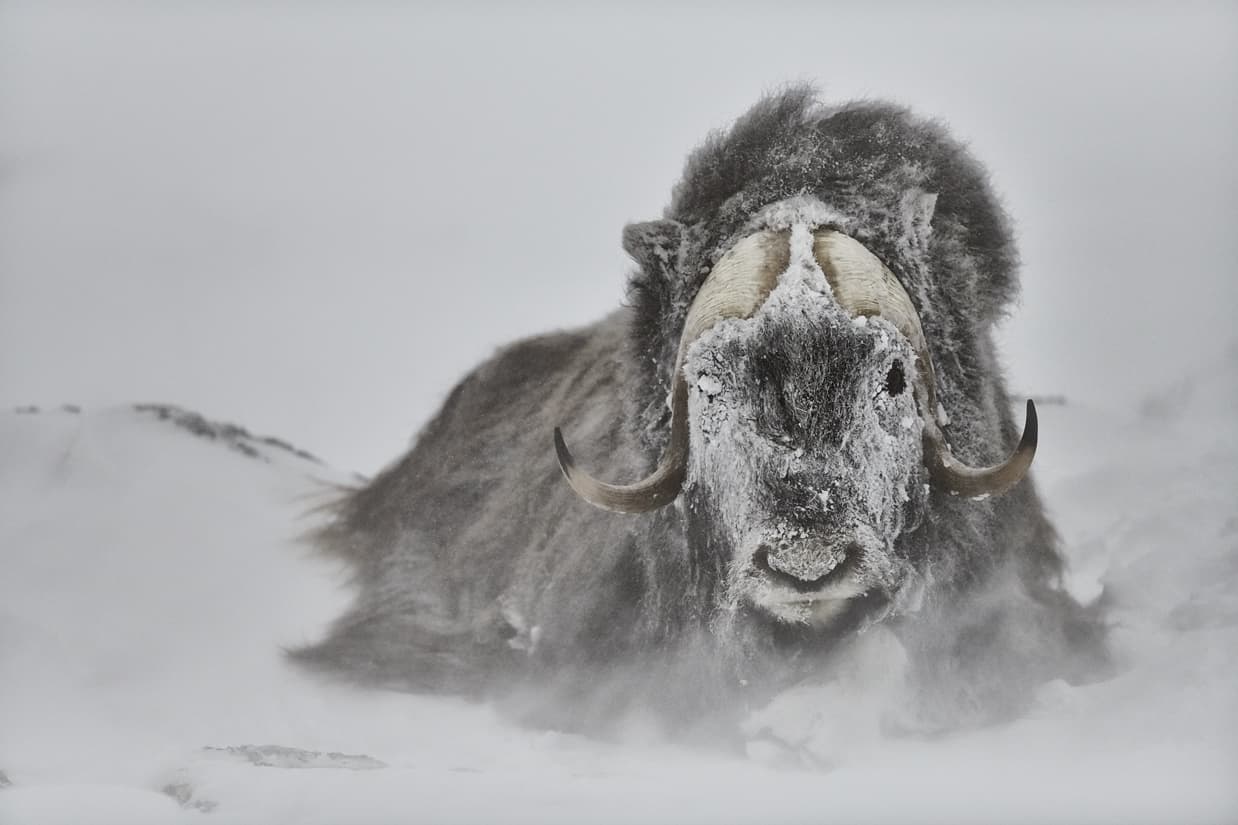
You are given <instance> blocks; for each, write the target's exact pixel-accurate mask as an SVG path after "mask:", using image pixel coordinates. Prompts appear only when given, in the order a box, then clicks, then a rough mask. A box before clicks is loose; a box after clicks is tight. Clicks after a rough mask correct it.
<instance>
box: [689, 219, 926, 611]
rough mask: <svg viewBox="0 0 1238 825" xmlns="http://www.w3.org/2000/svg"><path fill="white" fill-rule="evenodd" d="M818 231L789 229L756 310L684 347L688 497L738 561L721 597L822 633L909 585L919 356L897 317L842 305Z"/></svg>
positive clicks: (916, 506) (692, 510)
mask: <svg viewBox="0 0 1238 825" xmlns="http://www.w3.org/2000/svg"><path fill="white" fill-rule="evenodd" d="M813 228H815V227H812V226H810V225H807V224H804V223H799V224H797V225H795V226H794V227H793V228H792V232H791V254H790V262H789V265H788V267H787V270H786V271H785V272H784V273H783V274H782V275H781V277H780V278H779V281H778V285H777V287H776V288H775V289H774V291H773V292H772V293H771V294H770V296H769V298H768V299H767V300H766V301H765V303H764V304H763V305H762V307H761V308H760V309H759V310H758V311H757V312H756V313H755V314H754V315H752V317H750V318H746V319H732V320H727V321H723V322H720V323H719V324H717V325H716V326H715V327H714V328H713V329H712V330H710V331H709V332H707V333H706V334H704V335H702V336H701V338H700V339H698V340H697V341H696V343H695V344H694V345H693V346H692V348H691V349H690V351H689V353H688V357H687V361H686V363H685V371H686V375H687V379H688V384H689V388H690V393H689V409H690V415H689V420H690V421H691V436H690V438H691V449H690V450H689V455H690V456H691V458H690V463H689V467H688V481H687V485H686V489H685V493H686V497H685V506H686V508H687V509H688V511H689V519H690V520H693V521H698V523H706V524H709V525H710V528H709V531H710V537H709V542H710V545H711V548H710V549H711V551H712V552H716V553H719V554H722V555H724V556H725V557H727V558H729V559H730V561H729V565H728V567H727V582H726V586H725V596H724V600H725V606H726V607H728V608H731V609H739V608H744V607H746V608H753V609H756V610H757V611H759V612H761V613H763V614H765V615H767V616H769V617H771V618H773V619H775V620H777V621H781V622H787V623H795V624H806V625H812V626H819V627H824V626H828V625H830V624H831V623H832V622H834V621H835V620H836V619H837V618H838V617H839V616H840V615H842V614H843V613H844V612H845V610H846V608H847V607H848V605H849V604H851V603H853V601H854V600H855V599H857V598H859V597H863V596H867V595H881V596H885V597H887V598H886V599H884V600H883V601H888V600H889V598H890V597H893V596H894V594H895V593H896V592H897V591H898V590H899V588H900V587H901V586H902V585H903V584H904V583H905V582H906V581H907V580H908V577H909V574H910V564H909V563H908V561H907V560H906V559H905V558H901V557H900V556H899V553H898V550H897V547H896V539H897V538H898V537H899V535H900V534H901V533H902V532H903V530H904V529H905V527H906V526H908V517H909V514H911V513H915V512H917V511H920V510H922V509H923V506H924V501H925V495H926V493H925V481H926V474H925V471H924V469H923V465H922V455H921V453H922V447H921V432H922V428H923V422H922V421H921V419H920V416H919V413H918V411H917V409H916V403H915V400H914V398H913V394H912V389H911V388H912V382H913V374H912V371H913V370H914V369H915V363H916V362H915V353H914V350H913V348H912V346H911V344H910V343H909V342H908V341H907V340H906V338H904V337H903V335H902V334H901V333H900V332H899V331H898V330H897V329H896V328H895V327H894V326H893V325H892V324H890V323H889V322H887V321H885V320H884V319H881V318H878V317H873V318H865V317H862V316H861V317H858V318H853V317H852V316H851V315H850V314H849V313H848V312H847V311H846V310H845V309H843V308H842V307H840V306H839V304H838V303H837V302H836V301H835V300H834V297H833V295H832V293H831V290H830V286H829V284H828V283H827V281H826V278H825V275H824V274H823V273H822V271H821V268H820V267H819V266H818V264H817V262H816V260H815V259H814V257H813V238H812V229H813ZM696 515H700V516H704V518H703V519H700V520H698V519H696V518H694V516H696Z"/></svg>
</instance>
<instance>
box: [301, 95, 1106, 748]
mask: <svg viewBox="0 0 1238 825" xmlns="http://www.w3.org/2000/svg"><path fill="white" fill-rule="evenodd" d="M797 196H807V197H811V198H815V199H817V200H819V201H820V202H821V203H822V204H824V205H825V206H826V207H828V208H829V209H830V210H831V211H832V212H833V213H836V214H837V215H838V216H839V228H842V229H844V230H845V231H846V232H847V233H848V234H850V235H852V236H853V237H855V238H857V239H858V240H860V241H861V242H862V243H864V244H865V245H866V246H867V247H868V248H869V249H871V250H872V251H873V252H874V253H875V254H877V255H878V257H880V258H881V259H882V260H883V261H884V262H885V263H886V264H887V266H889V267H890V269H891V270H892V271H893V272H894V273H895V274H896V275H897V276H898V278H899V279H900V280H901V282H902V283H903V284H904V286H905V287H906V289H907V291H908V293H909V294H910V296H911V298H912V300H913V302H914V303H915V304H916V308H917V309H918V311H919V313H920V317H921V319H922V322H923V325H924V329H925V333H926V336H927V339H928V341H929V343H930V347H931V349H932V354H933V357H934V360H935V363H936V366H937V377H938V394H939V397H940V400H941V402H942V405H943V406H944V407H945V408H946V409H947V410H948V411H949V414H950V416H951V421H952V423H951V425H950V426H949V427H948V428H947V435H948V437H949V438H950V441H951V444H952V445H953V448H954V451H955V453H956V455H958V456H959V457H960V458H962V459H964V460H966V461H969V462H971V463H974V464H989V463H993V462H995V461H997V460H1000V459H1001V458H1003V457H1004V456H1005V455H1006V454H1007V453H1008V451H1009V450H1010V449H1011V448H1012V447H1013V446H1014V444H1015V442H1016V441H1017V439H1018V432H1017V425H1016V423H1015V421H1014V420H1013V418H1012V416H1011V413H1010V403H1009V399H1008V398H1007V395H1006V391H1005V387H1004V383H1003V380H1002V376H1001V372H1000V368H999V365H998V361H997V357H996V353H995V351H994V346H993V343H992V337H991V328H992V325H993V323H994V321H995V320H997V319H998V318H999V317H1000V316H1001V314H1002V313H1003V312H1004V311H1005V308H1006V307H1007V306H1008V305H1009V303H1010V301H1011V299H1012V298H1013V297H1014V295H1015V293H1016V291H1017V287H1018V284H1017V279H1016V272H1015V269H1016V254H1015V250H1014V247H1013V244H1012V240H1011V230H1010V227H1009V223H1008V221H1007V219H1006V216H1005V214H1004V213H1003V211H1002V209H1001V208H1000V206H999V205H998V203H997V202H996V200H995V198H994V196H993V194H992V193H991V191H990V190H989V188H988V185H987V183H986V179H985V175H984V173H983V171H982V170H981V169H980V167H979V166H978V165H977V164H976V162H975V161H973V160H972V159H971V158H970V157H969V156H968V154H967V153H966V152H965V151H964V149H963V148H962V147H961V146H960V145H959V144H958V143H957V142H956V141H954V140H953V139H951V138H950V137H949V136H948V135H947V134H946V132H945V130H944V128H943V127H941V126H940V125H938V124H936V123H933V122H929V121H925V120H922V119H920V118H917V117H915V116H913V115H911V114H910V113H908V112H907V111H906V110H904V109H902V108H899V107H895V106H891V105H888V104H884V103H868V102H865V103H852V104H847V105H844V106H839V107H826V106H822V105H820V104H818V103H817V102H816V101H815V99H814V96H813V93H812V91H811V90H810V89H807V88H798V87H797V88H792V89H790V90H788V91H785V92H783V93H781V94H777V95H774V96H771V97H769V98H767V99H765V100H763V101H761V102H760V103H758V104H757V105H756V106H755V107H754V108H753V109H752V110H751V111H749V112H748V113H747V114H746V115H744V117H742V118H741V119H740V120H739V121H738V122H737V123H736V124H735V125H734V126H733V127H732V128H731V129H730V130H728V131H726V132H721V133H717V134H715V135H713V136H712V137H710V138H709V139H708V140H707V141H706V142H705V144H704V145H703V146H701V147H700V148H699V149H697V150H696V151H695V152H694V153H693V154H692V155H691V157H690V158H689V160H688V163H687V166H686V170H685V173H684V177H683V180H682V181H681V182H680V183H679V184H678V186H676V188H675V191H674V195H673V198H672V201H671V204H670V206H669V207H668V208H667V210H666V213H665V215H664V217H663V219H662V220H658V221H653V222H650V223H644V224H635V225H632V226H629V227H628V228H627V229H626V230H625V232H624V246H625V248H626V249H627V251H628V252H629V253H630V254H631V255H632V257H633V258H634V259H635V261H636V262H637V264H638V267H639V268H638V269H637V271H636V272H635V273H634V274H633V275H632V277H631V284H630V294H631V306H630V307H627V308H624V309H622V310H620V311H618V312H616V313H614V314H612V315H610V316H609V317H607V318H605V319H603V320H602V321H599V322H598V323H596V324H594V325H592V326H589V327H586V328H583V329H581V330H578V331H573V332H563V333H555V334H550V335H545V336H541V337H538V338H533V339H529V340H526V341H522V342H519V343H516V344H513V345H511V346H510V347H507V348H506V349H504V350H502V351H500V352H499V353H498V354H497V355H496V356H495V357H494V358H492V359H491V360H490V361H488V362H486V363H485V364H483V365H481V366H480V367H478V368H477V369H476V370H475V371H473V372H472V373H471V374H470V375H468V376H467V377H466V378H465V379H464V380H463V381H462V382H461V383H460V385H459V386H457V387H456V388H455V390H453V392H452V393H451V395H450V397H449V398H448V399H447V401H446V403H445V404H444V405H443V408H442V410H441V411H440V412H439V413H438V415H437V416H435V418H434V419H433V420H432V421H431V422H430V423H429V424H428V425H427V426H426V427H425V429H424V430H423V431H422V432H421V434H420V436H419V438H418V439H417V442H416V445H415V446H414V447H413V449H412V450H411V451H410V452H409V453H408V454H407V455H405V456H404V457H403V458H401V459H400V460H399V461H397V462H396V463H394V464H393V465H391V466H390V467H388V468H387V469H386V470H384V471H383V472H382V473H381V474H379V475H378V476H377V477H376V478H375V479H374V480H373V481H371V482H370V483H369V484H367V485H366V486H364V487H362V488H361V489H358V490H355V491H352V492H350V493H348V494H347V495H346V496H345V497H344V498H343V499H342V500H341V501H340V502H339V504H338V508H337V510H336V511H335V514H334V518H333V520H332V521H331V522H330V523H329V524H328V525H327V526H326V527H325V528H324V529H323V530H322V531H321V532H320V533H319V534H318V535H317V537H316V541H317V544H318V545H319V546H320V547H321V548H323V549H325V550H327V551H329V552H331V553H333V554H336V555H339V556H341V557H343V558H345V559H347V560H348V561H349V562H350V564H351V566H352V569H353V570H354V571H355V577H356V582H357V584H358V586H359V588H360V593H359V596H358V598H357V600H356V603H355V604H354V606H353V607H352V609H351V610H350V611H349V612H348V613H347V614H346V615H345V616H344V617H342V618H341V619H339V620H338V621H337V622H336V624H335V625H334V627H333V628H332V630H331V632H330V634H329V636H328V637H327V639H326V640H325V641H323V642H322V643H320V644H317V645H314V646H311V647H308V648H305V649H302V650H299V651H296V652H295V653H294V654H293V655H294V656H295V658H296V659H298V660H299V661H301V662H304V663H307V664H310V665H313V666H316V667H318V668H320V669H322V670H325V671H328V672H331V673H335V674H338V675H342V676H344V677H346V678H349V679H353V680H358V681H362V682H365V683H369V684H376V685H383V686H390V687H396V688H401V689H411V690H429V691H450V692H455V693H465V694H472V695H496V694H499V693H502V694H503V695H505V696H509V697H510V696H513V695H516V696H521V697H523V699H526V700H528V702H527V703H524V704H522V707H524V708H526V709H528V710H530V712H533V713H537V714H539V717H538V718H540V719H543V720H549V721H552V722H554V723H556V724H579V725H585V726H592V727H594V728H596V727H598V725H599V721H600V720H606V719H613V718H614V716H615V714H616V713H617V712H618V711H620V710H624V709H631V708H633V707H641V708H645V707H648V708H652V709H654V710H656V711H662V712H665V713H666V714H667V716H668V717H673V718H678V719H680V720H683V719H689V718H691V719H695V718H700V717H701V716H702V715H703V714H704V712H705V711H707V710H709V709H710V708H715V709H716V708H717V707H719V706H723V705H726V704H727V697H728V696H729V695H731V694H732V693H735V692H742V691H741V690H739V688H738V687H737V686H738V685H740V684H741V682H740V679H741V677H742V678H743V680H744V684H746V685H748V687H746V688H745V689H746V690H750V691H758V690H760V689H762V688H761V686H762V685H763V686H764V687H765V688H768V689H769V690H774V689H777V687H779V686H785V685H786V684H789V683H791V682H793V681H794V680H795V679H797V678H800V677H802V676H805V675H811V673H812V672H813V670H814V668H815V667H816V665H815V664H814V663H815V662H817V661H819V660H822V659H823V657H825V655H826V653H828V650H829V649H830V648H831V647H832V646H833V645H835V644H836V643H837V642H838V640H839V639H840V637H842V636H845V635H847V634H848V633H851V632H854V630H855V629H857V628H862V627H863V626H864V625H865V623H866V622H868V621H872V620H873V617H874V616H876V617H880V615H882V613H883V611H884V610H885V609H886V608H887V607H888V606H885V605H882V604H868V603H866V602H865V600H859V601H857V603H856V605H855V607H854V613H855V616H854V620H852V621H845V622H843V623H842V624H840V625H839V627H838V628H837V629H835V630H833V631H832V632H830V633H813V632H809V631H807V630H804V629H802V628H797V627H794V626H790V627H789V626H781V625H777V624H775V623H773V622H770V621H767V620H763V619H761V618H760V617H757V616H743V615H741V616H738V617H732V618H731V619H730V620H729V621H728V622H727V623H726V628H727V629H726V631H725V632H722V631H720V629H719V628H720V625H719V623H718V621H717V618H718V611H719V609H720V599H721V588H722V586H723V582H724V580H725V577H726V574H727V566H728V564H729V562H730V559H729V558H728V557H727V556H726V554H725V553H722V552H718V550H717V547H718V546H719V545H723V546H725V538H724V537H722V536H719V535H716V534H715V533H716V530H715V523H714V522H713V521H711V518H710V516H709V512H710V511H709V502H708V501H705V500H701V501H697V499H699V498H700V495H699V489H698V488H697V487H696V486H694V485H693V484H692V482H691V480H690V484H689V489H688V490H687V491H686V492H685V501H687V502H688V504H689V506H672V507H666V508H664V509H662V510H659V511H656V512H653V513H648V514H644V515H636V516H620V515H615V514H611V513H607V512H603V511H600V510H597V509H594V508H593V507H591V506H589V505H587V504H586V503H584V502H582V501H580V500H579V499H578V498H576V497H575V495H574V494H573V493H572V492H571V490H570V489H569V488H568V486H567V485H566V484H565V483H564V481H563V479H562V478H561V476H560V473H559V470H558V468H557V466H556V463H555V458H554V451H553V449H552V447H551V440H550V433H551V430H552V428H553V427H554V426H556V425H559V424H565V425H568V427H569V429H568V433H567V434H568V436H569V439H570V441H571V443H572V444H573V445H574V448H575V449H576V451H577V453H578V459H579V461H580V463H581V465H582V466H583V467H587V468H594V469H596V470H597V471H598V472H599V474H600V475H603V476H604V477H606V478H613V479H617V480H627V479H636V478H639V477H642V476H643V475H644V474H645V473H646V472H648V471H649V470H650V469H651V468H652V467H653V466H654V465H655V464H656V462H657V459H658V457H659V455H660V453H661V450H662V448H663V446H664V444H665V439H666V435H667V418H668V413H667V409H666V404H665V399H666V395H667V391H668V389H669V381H670V370H671V366H672V364H673V361H674V355H675V348H676V346H677V344H678V340H679V335H680V331H681V329H682V326H683V322H684V317H685V314H686V311H687V307H688V304H689V303H690V300H691V297H692V296H693V295H694V293H695V291H696V290H697V289H698V288H699V286H700V284H701V282H702V280H703V279H704V277H705V275H706V274H707V273H708V271H709V270H710V268H711V267H712V265H713V264H714V263H715V262H716V260H717V259H718V258H719V257H720V255H721V254H722V253H723V252H724V251H725V250H726V249H727V248H728V246H729V245H730V244H731V243H733V242H734V241H735V240H736V239H737V238H738V237H739V236H740V235H742V234H743V233H744V232H745V231H746V230H747V228H748V227H749V225H750V223H751V221H752V220H753V218H754V215H756V214H757V213H758V212H759V211H760V210H761V209H763V208H765V207H767V206H769V205H771V204H776V203H778V202H780V201H785V200H787V199H788V198H795V197H797ZM933 196H935V202H934V200H933ZM794 343H795V342H789V343H788V346H779V345H777V344H776V342H772V343H769V346H770V348H771V353H772V354H771V358H772V359H773V361H774V362H777V360H778V358H779V357H781V358H783V359H784V361H786V363H785V364H784V366H783V368H784V369H792V368H793V362H792V361H791V360H788V359H790V356H788V355H787V354H786V352H787V351H788V349H789V347H790V346H791V344H794ZM803 348H804V351H805V352H810V351H812V347H811V346H808V345H807V344H805V346H804V347H803ZM779 352H782V353H783V355H781V356H779V355H778V353H779ZM788 365H792V366H788ZM771 369H773V370H775V371H776V370H777V369H778V367H777V365H776V364H775V365H774V366H773V367H771ZM767 377H768V376H767ZM827 419H828V416H825V417H824V418H822V419H821V420H822V421H826V422H827V423H821V424H816V425H812V426H818V427H820V428H828V426H830V425H829V424H828V421H827ZM822 432H824V430H822ZM1046 437H1050V438H1051V437H1052V435H1051V434H1048V433H1047V434H1046ZM694 496H696V498H694ZM784 498H785V501H784V502H783V504H782V506H786V507H789V508H792V509H794V508H795V506H796V505H795V499H794V495H793V494H788V495H787V496H785V497H784ZM909 508H910V511H909V513H908V514H907V518H906V519H904V520H903V522H901V523H902V524H903V527H902V530H903V532H902V534H901V535H900V537H899V538H898V551H899V553H900V554H902V556H903V557H904V558H907V559H910V560H912V563H914V564H915V565H916V566H917V568H918V569H920V570H921V571H924V572H925V573H926V574H927V576H928V578H929V580H930V581H931V582H932V583H933V587H932V588H931V590H930V592H929V593H928V596H927V599H926V602H925V604H924V605H923V607H922V608H921V609H920V610H919V611H918V612H915V613H912V614H909V615H905V616H896V615H891V616H890V618H889V622H890V623H892V624H891V626H893V627H894V628H895V629H896V631H897V632H898V635H899V637H900V639H901V640H902V641H903V643H904V645H905V646H906V648H907V650H908V652H909V654H910V655H911V659H912V662H913V665H914V667H915V670H916V673H917V683H918V684H920V685H921V690H922V695H923V696H924V697H925V702H924V708H925V710H924V712H923V714H922V715H923V716H924V717H925V718H927V719H929V724H937V723H940V724H950V723H954V722H957V721H959V720H964V721H972V720H976V719H985V718H992V717H993V716H994V715H999V714H1003V713H1009V712H1011V711H1014V710H1016V709H1017V708H1018V707H1019V706H1021V705H1022V704H1023V703H1024V702H1025V701H1026V699H1027V696H1028V692H1029V691H1030V690H1031V689H1032V688H1033V687H1034V686H1035V685H1036V684H1038V683H1040V682H1042V681H1044V680H1046V679H1049V678H1053V677H1055V676H1067V677H1069V678H1075V677H1078V676H1080V675H1082V674H1083V673H1084V671H1085V670H1086V668H1087V667H1088V666H1091V665H1092V664H1094V663H1095V662H1096V661H1097V660H1098V658H1099V657H1100V655H1101V654H1100V651H1101V648H1102V644H1101V636H1102V633H1101V629H1100V625H1099V623H1098V621H1097V619H1096V617H1094V616H1092V615H1091V614H1090V613H1088V612H1087V611H1084V610H1082V609H1081V608H1079V606H1078V605H1076V604H1075V603H1074V602H1072V601H1071V600H1070V599H1069V598H1068V597H1067V596H1065V595H1064V594H1063V593H1061V592H1060V590H1059V589H1058V588H1057V580H1058V578H1059V576H1060V573H1061V570H1062V560H1061V557H1060V555H1059V553H1058V550H1057V544H1056V539H1055V536H1054V533H1053V530H1052V527H1051V526H1050V524H1049V523H1048V521H1047V520H1046V519H1045V516H1044V513H1043V509H1042V507H1041V504H1040V502H1039V500H1038V498H1037V495H1036V492H1035V489H1034V487H1033V485H1032V483H1031V481H1030V479H1029V480H1027V481H1025V482H1024V483H1022V484H1020V485H1018V486H1017V487H1016V488H1015V489H1013V490H1011V491H1010V492H1009V493H1007V494H1006V495H1004V496H1000V497H995V498H992V499H989V500H985V501H966V500H961V499H958V498H953V497H950V496H948V495H944V494H941V493H938V492H932V493H930V494H928V495H927V496H920V497H919V498H918V499H916V500H914V501H913V503H912V504H911V505H909ZM878 601H879V600H878ZM754 684H755V686H754ZM530 697H537V698H536V700H534V699H532V698H530ZM568 699H571V700H573V701H567V700H568ZM547 708H551V709H552V710H551V711H549V712H546V709H547Z"/></svg>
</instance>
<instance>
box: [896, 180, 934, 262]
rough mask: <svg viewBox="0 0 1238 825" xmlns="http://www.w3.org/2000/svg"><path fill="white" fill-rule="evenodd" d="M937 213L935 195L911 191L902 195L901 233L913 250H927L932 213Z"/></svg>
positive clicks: (931, 229)
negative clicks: (903, 233) (902, 223)
mask: <svg viewBox="0 0 1238 825" xmlns="http://www.w3.org/2000/svg"><path fill="white" fill-rule="evenodd" d="M936 211H937V193H936V192H925V191H924V190H923V189H912V190H910V191H908V192H907V193H906V194H905V195H903V220H904V222H905V223H904V226H903V231H904V232H906V233H907V237H908V239H909V241H910V242H911V244H912V246H913V247H914V248H915V249H927V248H928V244H929V238H930V237H931V236H932V234H933V227H932V223H933V213H934V212H936Z"/></svg>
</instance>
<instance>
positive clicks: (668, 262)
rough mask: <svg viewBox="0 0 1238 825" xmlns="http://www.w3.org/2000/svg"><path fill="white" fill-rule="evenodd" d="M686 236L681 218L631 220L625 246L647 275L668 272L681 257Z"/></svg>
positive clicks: (625, 229)
mask: <svg viewBox="0 0 1238 825" xmlns="http://www.w3.org/2000/svg"><path fill="white" fill-rule="evenodd" d="M683 236H684V230H683V224H681V223H679V222H678V221H670V220H660V221H644V222H642V223H630V224H628V225H627V226H625V227H624V228H623V250H624V251H625V252H627V253H628V254H629V255H631V256H632V260H634V261H636V263H637V264H639V265H640V268H641V269H642V270H643V271H644V273H645V275H646V276H650V277H658V276H667V275H669V274H670V273H671V272H673V271H674V269H675V265H676V263H678V261H679V249H680V247H681V245H682V244H683Z"/></svg>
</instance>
